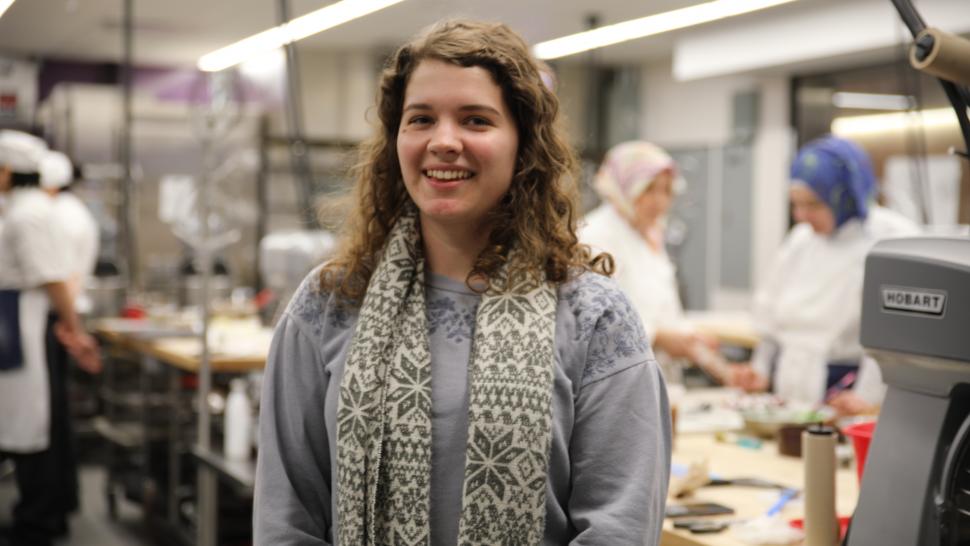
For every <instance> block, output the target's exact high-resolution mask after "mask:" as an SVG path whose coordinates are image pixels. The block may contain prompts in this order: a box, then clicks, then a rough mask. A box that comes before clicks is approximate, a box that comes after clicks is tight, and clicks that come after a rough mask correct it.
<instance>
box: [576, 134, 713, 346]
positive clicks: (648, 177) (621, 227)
mask: <svg viewBox="0 0 970 546" xmlns="http://www.w3.org/2000/svg"><path fill="white" fill-rule="evenodd" d="M685 185H686V184H685V182H684V179H683V178H681V177H680V175H679V173H678V171H677V164H676V163H675V162H674V160H673V159H672V158H671V157H670V155H669V154H667V152H665V151H664V150H663V149H661V148H660V147H659V146H656V145H654V144H651V143H649V142H643V141H632V142H625V143H623V144H619V145H617V146H615V147H613V148H612V149H611V150H610V151H609V152H608V153H607V154H606V158H605V159H604V160H603V164H602V165H601V166H600V168H599V171H598V172H597V174H596V178H595V179H594V186H595V189H596V191H597V193H598V194H599V195H600V197H601V198H602V199H603V203H602V204H601V205H600V206H599V207H598V208H596V209H595V210H593V211H591V212H590V213H589V214H587V215H586V218H585V223H584V225H583V227H582V228H581V229H580V232H579V237H580V239H581V240H582V241H583V242H584V243H586V244H588V245H590V246H591V247H593V248H595V249H596V250H599V251H603V252H608V253H609V254H611V255H612V256H613V260H614V262H615V265H616V272H615V276H614V278H615V279H616V281H617V283H618V284H619V285H620V288H621V289H622V290H623V291H624V292H625V293H626V294H627V296H628V297H629V298H630V301H631V302H632V303H633V307H634V308H635V309H636V310H637V312H638V313H639V315H640V319H641V320H642V321H643V325H644V328H645V329H646V330H647V335H648V336H649V337H650V340H651V344H652V345H653V348H654V349H655V350H658V351H660V352H662V353H665V354H666V355H668V356H669V357H672V358H687V359H690V360H692V361H694V362H700V361H702V360H703V359H704V357H705V356H706V354H702V353H704V352H705V351H707V350H709V348H711V347H713V346H715V345H716V342H715V341H713V340H712V339H711V338H708V337H707V336H704V335H702V334H699V333H696V332H694V331H692V329H691V327H690V326H689V324H687V322H686V321H685V319H684V310H683V307H682V305H681V302H680V296H679V294H678V291H677V282H676V275H675V269H674V264H673V263H672V262H671V260H670V257H669V256H668V255H667V252H666V250H665V249H664V225H665V220H666V216H667V212H668V211H669V210H670V206H671V204H672V202H673V198H674V195H675V194H677V193H681V192H682V191H683V190H684V187H685Z"/></svg>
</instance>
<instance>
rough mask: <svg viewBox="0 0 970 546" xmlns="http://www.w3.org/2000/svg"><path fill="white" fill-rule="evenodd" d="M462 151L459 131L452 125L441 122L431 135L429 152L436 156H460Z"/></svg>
mask: <svg viewBox="0 0 970 546" xmlns="http://www.w3.org/2000/svg"><path fill="white" fill-rule="evenodd" d="M461 149H462V145H461V138H460V136H459V135H458V129H457V128H456V127H455V126H454V125H453V124H451V123H448V122H440V123H438V124H437V125H436V126H435V128H434V132H433V133H432V134H431V141H430V142H429V143H428V150H429V151H430V152H431V153H433V154H435V155H449V154H456V155H457V154H460V153H461Z"/></svg>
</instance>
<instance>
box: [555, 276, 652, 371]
mask: <svg viewBox="0 0 970 546" xmlns="http://www.w3.org/2000/svg"><path fill="white" fill-rule="evenodd" d="M559 305H560V311H559V313H560V320H561V321H562V322H564V323H565V324H564V326H565V328H564V332H563V333H564V334H566V335H568V336H569V337H571V340H570V341H571V342H572V343H575V344H577V345H578V347H580V348H585V351H583V352H584V354H585V363H584V365H583V374H582V375H583V383H588V382H591V381H594V380H596V379H599V378H602V377H605V376H608V375H611V374H612V373H616V372H619V371H621V370H622V369H625V368H627V367H629V366H630V365H635V364H637V363H642V362H644V361H647V360H651V359H652V358H653V355H652V353H651V350H650V343H649V341H648V339H647V336H646V334H645V333H644V330H643V326H642V324H641V322H640V318H639V316H638V315H637V313H636V311H635V310H634V309H633V306H632V305H630V301H629V299H628V298H627V297H626V295H625V294H624V293H623V291H622V290H620V287H619V285H617V283H616V281H614V280H613V279H611V278H609V277H606V276H604V275H600V274H598V273H593V272H584V273H581V274H580V275H578V276H576V277H575V278H573V279H571V280H570V281H568V282H566V283H564V284H563V285H562V286H561V287H560V290H559Z"/></svg>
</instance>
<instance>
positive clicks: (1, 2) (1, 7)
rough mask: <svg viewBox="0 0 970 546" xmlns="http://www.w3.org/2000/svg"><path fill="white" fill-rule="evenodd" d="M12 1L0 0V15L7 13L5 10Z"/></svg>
mask: <svg viewBox="0 0 970 546" xmlns="http://www.w3.org/2000/svg"><path fill="white" fill-rule="evenodd" d="M13 2H14V0H0V17H3V14H4V13H7V10H8V9H10V6H12V5H13Z"/></svg>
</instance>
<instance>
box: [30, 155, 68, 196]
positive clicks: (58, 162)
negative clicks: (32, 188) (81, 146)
mask: <svg viewBox="0 0 970 546" xmlns="http://www.w3.org/2000/svg"><path fill="white" fill-rule="evenodd" d="M38 170H39V171H40V187H42V188H44V189H55V190H57V189H61V188H63V187H65V186H68V185H70V184H71V181H72V180H74V166H73V165H71V160H70V159H68V158H67V156H66V155H64V154H63V153H61V152H58V151H54V150H48V151H47V153H45V154H44V155H43V156H42V157H41V160H40V168H39V169H38Z"/></svg>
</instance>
